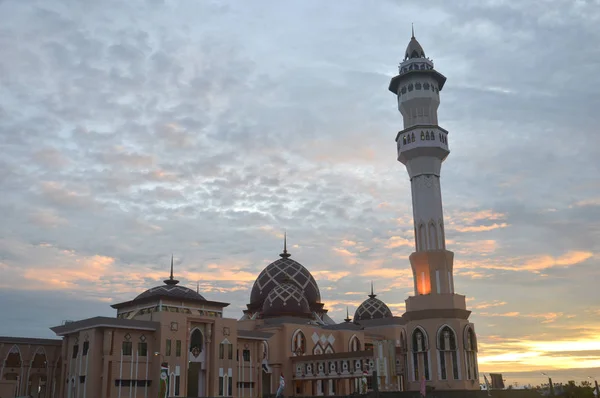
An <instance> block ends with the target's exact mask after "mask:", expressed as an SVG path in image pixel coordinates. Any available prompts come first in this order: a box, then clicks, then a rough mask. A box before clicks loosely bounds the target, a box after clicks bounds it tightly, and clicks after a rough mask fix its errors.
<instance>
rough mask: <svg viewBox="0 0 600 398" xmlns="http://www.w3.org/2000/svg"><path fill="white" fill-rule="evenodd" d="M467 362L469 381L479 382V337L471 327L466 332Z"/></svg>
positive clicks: (467, 327)
mask: <svg viewBox="0 0 600 398" xmlns="http://www.w3.org/2000/svg"><path fill="white" fill-rule="evenodd" d="M464 345H465V360H466V365H467V366H466V367H467V379H468V380H477V379H478V378H479V372H478V369H477V337H476V336H475V332H474V331H473V328H472V327H471V325H467V326H466V327H465V331H464Z"/></svg>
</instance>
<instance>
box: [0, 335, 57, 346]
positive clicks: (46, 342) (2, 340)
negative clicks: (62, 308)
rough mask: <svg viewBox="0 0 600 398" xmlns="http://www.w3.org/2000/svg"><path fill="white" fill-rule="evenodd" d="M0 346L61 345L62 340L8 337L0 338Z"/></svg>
mask: <svg viewBox="0 0 600 398" xmlns="http://www.w3.org/2000/svg"><path fill="white" fill-rule="evenodd" d="M0 344H28V345H57V346H59V345H62V339H38V338H35V337H9V336H0Z"/></svg>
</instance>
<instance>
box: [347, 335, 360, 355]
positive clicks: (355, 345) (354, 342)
mask: <svg viewBox="0 0 600 398" xmlns="http://www.w3.org/2000/svg"><path fill="white" fill-rule="evenodd" d="M348 350H349V351H350V352H356V351H360V340H359V339H358V337H357V336H356V335H354V336H352V337H351V338H350V341H349V342H348Z"/></svg>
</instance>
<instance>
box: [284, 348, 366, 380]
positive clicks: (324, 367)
mask: <svg viewBox="0 0 600 398" xmlns="http://www.w3.org/2000/svg"><path fill="white" fill-rule="evenodd" d="M290 360H291V361H292V363H293V364H294V369H295V372H294V379H295V380H312V379H314V380H324V379H342V378H351V377H360V376H363V375H364V372H365V371H366V372H367V375H368V376H371V375H372V374H373V371H374V370H375V360H374V358H373V351H371V350H369V351H355V352H341V353H334V354H326V355H304V356H295V357H290Z"/></svg>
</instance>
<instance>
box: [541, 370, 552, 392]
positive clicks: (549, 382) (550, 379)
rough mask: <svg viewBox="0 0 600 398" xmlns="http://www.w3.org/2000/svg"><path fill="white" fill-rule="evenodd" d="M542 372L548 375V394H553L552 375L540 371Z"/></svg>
mask: <svg viewBox="0 0 600 398" xmlns="http://www.w3.org/2000/svg"><path fill="white" fill-rule="evenodd" d="M542 374H543V375H544V376H547V377H548V384H549V385H550V395H554V384H552V377H550V376H548V374H547V373H544V372H542Z"/></svg>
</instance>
